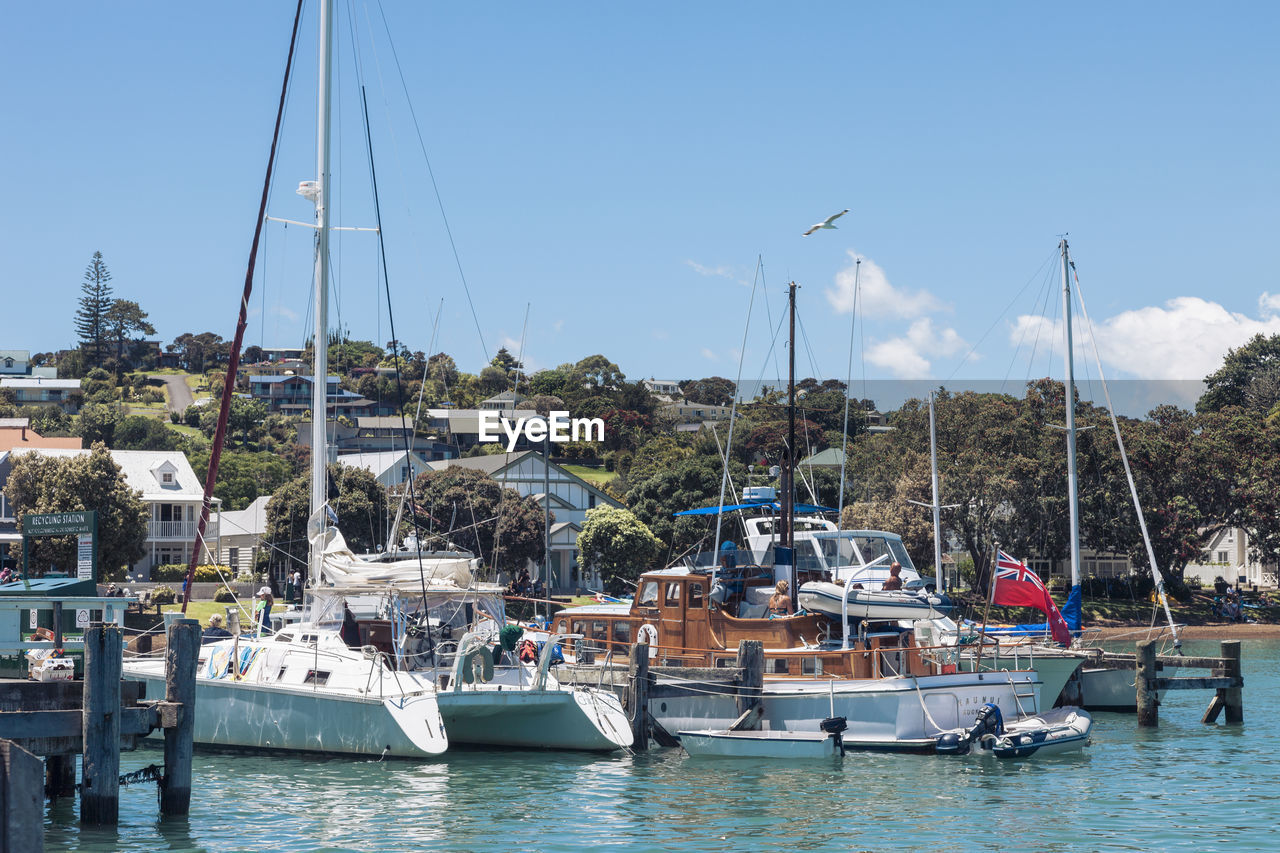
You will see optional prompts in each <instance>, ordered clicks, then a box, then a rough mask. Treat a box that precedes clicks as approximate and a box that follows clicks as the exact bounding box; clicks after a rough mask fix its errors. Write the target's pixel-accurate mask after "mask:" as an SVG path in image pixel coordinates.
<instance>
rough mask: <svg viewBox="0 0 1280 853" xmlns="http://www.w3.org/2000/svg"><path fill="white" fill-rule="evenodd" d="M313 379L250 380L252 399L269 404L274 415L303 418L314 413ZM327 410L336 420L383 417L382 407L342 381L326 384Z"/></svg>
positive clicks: (260, 377) (254, 377)
mask: <svg viewBox="0 0 1280 853" xmlns="http://www.w3.org/2000/svg"><path fill="white" fill-rule="evenodd" d="M313 381H314V377H311V376H250V377H249V395H250V396H251V397H253V399H255V400H260V401H262V402H263V403H266V404H267V410H268V411H270V412H279V413H281V414H286V415H300V414H302V413H303V412H309V411H311V387H312V382H313ZM326 395H327V400H326V408H327V409H328V413H329V415H331V416H333V417H347V418H357V417H360V416H361V415H374V414H379V413H380V412H379V411H377V410H378V409H380V408H387V406H385V405H384V406H379V405H378V404H376V403H374V402H373V401H372V400H366V399H365V398H364V397H361V396H360V395H359V394H356V393H355V392H353V391H347V390H345V389H343V388H339V387H338V377H336V376H330V377H328V381H327V382H326Z"/></svg>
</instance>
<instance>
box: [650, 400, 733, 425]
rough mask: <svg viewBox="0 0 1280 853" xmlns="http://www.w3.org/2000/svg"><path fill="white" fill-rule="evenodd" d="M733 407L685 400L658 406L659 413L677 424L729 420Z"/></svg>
mask: <svg viewBox="0 0 1280 853" xmlns="http://www.w3.org/2000/svg"><path fill="white" fill-rule="evenodd" d="M732 411H733V409H732V407H730V406H713V405H711V404H709V403H687V402H684V401H683V400H681V401H678V402H675V403H667V404H666V405H665V406H659V407H658V414H659V415H662V416H663V417H665V418H667V419H668V420H671V421H674V422H675V423H677V424H694V423H701V422H703V421H712V422H714V421H727V420H729V414H730V412H732Z"/></svg>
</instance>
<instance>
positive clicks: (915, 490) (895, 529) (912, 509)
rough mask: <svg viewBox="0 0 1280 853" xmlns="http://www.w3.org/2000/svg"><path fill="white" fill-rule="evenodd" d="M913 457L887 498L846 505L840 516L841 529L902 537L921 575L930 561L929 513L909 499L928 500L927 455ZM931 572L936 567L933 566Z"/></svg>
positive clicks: (931, 557)
mask: <svg viewBox="0 0 1280 853" xmlns="http://www.w3.org/2000/svg"><path fill="white" fill-rule="evenodd" d="M912 456H913V459H912V460H911V462H910V463H909V464H908V466H907V467H906V468H904V469H903V470H902V473H901V474H900V475H899V476H898V478H897V480H896V481H895V483H894V491H893V494H892V495H891V496H890V497H888V498H887V499H880V498H877V499H872V500H867V501H857V502H855V503H852V504H848V505H846V506H845V508H844V515H843V516H841V519H840V526H841V527H842V528H844V529H845V530H887V531H890V532H892V533H897V534H898V535H899V536H901V537H902V542H903V545H904V546H905V547H906V549H907V553H908V554H910V555H911V557H912V560H913V561H914V562H915V563H916V568H917V569H919V570H920V571H921V573H922V574H924V573H925V570H926V569H927V568H928V567H929V566H930V565H932V564H933V515H932V514H931V513H930V512H929V510H928V509H926V508H924V507H921V506H917V505H916V504H913V503H911V501H919V502H920V503H928V502H930V501H931V499H932V480H931V472H930V470H929V457H928V456H926V455H924V454H923V453H913V454H912ZM933 570H934V572H935V573H936V572H937V567H936V566H934V569H933Z"/></svg>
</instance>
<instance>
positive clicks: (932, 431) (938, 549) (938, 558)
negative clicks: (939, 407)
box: [929, 391, 947, 590]
mask: <svg viewBox="0 0 1280 853" xmlns="http://www.w3.org/2000/svg"><path fill="white" fill-rule="evenodd" d="M929 471H930V473H931V474H932V479H933V574H934V576H935V577H936V578H937V579H938V588H939V589H943V590H945V589H946V588H947V584H946V580H947V579H946V578H945V577H944V576H943V574H942V507H941V506H939V505H938V423H937V419H936V418H935V417H934V414H933V392H932V391H930V392H929Z"/></svg>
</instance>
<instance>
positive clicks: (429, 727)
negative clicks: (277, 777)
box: [125, 664, 449, 758]
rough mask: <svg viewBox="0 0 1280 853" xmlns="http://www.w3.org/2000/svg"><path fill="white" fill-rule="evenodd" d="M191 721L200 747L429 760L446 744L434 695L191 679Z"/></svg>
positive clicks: (155, 687)
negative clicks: (345, 692) (344, 691)
mask: <svg viewBox="0 0 1280 853" xmlns="http://www.w3.org/2000/svg"><path fill="white" fill-rule="evenodd" d="M162 667H163V664H162V665H161V668H162ZM125 674H126V677H131V678H138V679H140V680H142V681H143V682H145V684H146V689H147V695H148V696H163V695H164V676H163V675H159V676H157V675H150V674H146V673H144V672H143V671H142V668H141V666H139V665H136V664H133V665H131V664H126V667H125ZM195 715H196V719H195V738H194V739H195V743H196V744H198V745H201V746H213V747H227V748H236V749H253V750H289V751H294V752H318V753H325V754H337V755H367V756H374V757H381V756H383V755H386V756H387V757H396V758H428V757H431V756H433V755H439V754H440V753H442V752H444V751H445V749H447V748H448V745H449V740H448V737H447V736H446V734H445V728H444V722H443V720H442V719H441V717H440V710H439V707H438V706H437V704H436V695H435V694H434V693H419V694H414V695H410V696H403V697H398V698H396V699H379V698H378V697H376V696H353V695H341V694H334V693H326V692H323V691H320V690H310V689H307V688H305V687H285V686H276V685H259V684H251V683H247V682H243V681H239V682H236V681H219V680H210V679H205V678H197V679H196V711H195Z"/></svg>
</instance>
